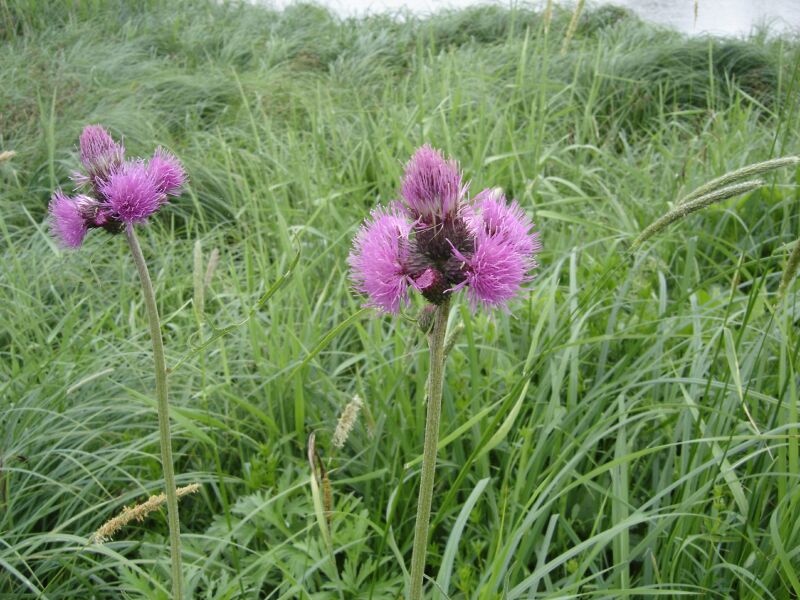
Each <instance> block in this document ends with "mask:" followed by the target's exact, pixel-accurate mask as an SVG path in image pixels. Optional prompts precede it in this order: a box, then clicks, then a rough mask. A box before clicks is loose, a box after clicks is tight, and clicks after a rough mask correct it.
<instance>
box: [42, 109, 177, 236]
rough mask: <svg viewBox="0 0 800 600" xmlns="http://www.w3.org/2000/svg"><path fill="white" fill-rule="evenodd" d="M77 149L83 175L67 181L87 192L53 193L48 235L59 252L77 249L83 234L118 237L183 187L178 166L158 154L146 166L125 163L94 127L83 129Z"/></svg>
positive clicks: (159, 151) (122, 153)
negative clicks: (91, 232) (61, 247)
mask: <svg viewBox="0 0 800 600" xmlns="http://www.w3.org/2000/svg"><path fill="white" fill-rule="evenodd" d="M79 145H80V158H81V163H82V164H83V167H84V171H82V172H76V173H74V174H73V175H72V176H71V177H72V180H73V181H74V182H75V183H76V184H77V185H78V186H79V187H83V186H86V187H88V192H87V194H85V195H80V196H76V197H75V198H70V197H68V196H65V195H64V194H63V193H62V192H61V191H60V190H59V191H57V192H56V193H54V194H53V197H52V200H51V202H50V208H49V212H50V218H51V228H52V231H53V235H54V236H55V237H56V238H58V240H59V241H60V242H61V243H62V245H64V246H65V247H70V248H77V247H78V246H80V245H81V243H82V242H83V239H84V238H85V237H86V234H87V232H88V230H89V229H94V228H102V229H105V230H106V231H108V232H110V233H118V232H120V231H122V229H123V227H124V226H125V225H126V224H128V225H129V224H134V223H141V222H143V221H145V220H147V218H148V217H149V216H151V215H152V214H154V213H155V212H156V211H157V210H158V209H159V208H161V207H162V206H163V205H164V204H165V203H166V201H167V195H171V196H176V195H178V194H179V193H180V188H181V187H182V186H183V185H184V183H185V182H186V173H185V171H184V170H183V166H182V165H181V163H180V161H179V160H178V159H177V158H175V156H173V155H172V154H170V153H169V152H167V151H166V150H164V149H163V148H160V147H159V148H158V149H156V151H155V153H154V154H153V156H152V157H151V158H150V160H149V161H147V162H145V161H143V160H128V161H126V160H125V149H124V148H123V147H122V144H118V143H117V142H115V141H114V139H113V138H112V137H111V136H110V135H109V134H108V132H107V131H106V130H105V129H104V128H103V127H101V126H100V125H89V126H88V127H86V128H85V129H84V130H83V133H81V136H80V143H79Z"/></svg>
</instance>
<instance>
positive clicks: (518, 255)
mask: <svg viewBox="0 0 800 600" xmlns="http://www.w3.org/2000/svg"><path fill="white" fill-rule="evenodd" d="M467 189H468V186H467V185H466V184H465V183H463V182H462V177H461V173H460V172H459V170H458V166H457V164H456V163H455V162H454V161H452V160H446V159H445V158H444V157H443V156H442V154H441V153H440V152H438V151H436V150H434V149H433V148H431V147H430V146H427V145H426V146H423V147H422V148H420V149H419V150H418V151H417V152H416V153H415V154H414V156H413V157H412V158H411V160H410V161H409V162H408V164H407V166H406V172H405V175H404V177H403V182H402V190H401V196H402V200H401V201H399V202H396V203H394V204H393V207H392V209H391V210H389V211H387V210H386V209H384V208H380V207H379V208H377V209H376V210H375V211H373V213H372V216H371V217H370V218H369V219H368V220H367V222H366V224H365V225H364V226H363V227H362V229H361V231H360V232H359V233H358V234H357V235H356V237H355V239H354V241H353V251H352V253H351V255H350V266H351V269H352V272H351V277H352V279H353V281H354V282H355V285H356V289H357V290H358V291H360V292H362V293H365V294H366V295H367V296H368V298H369V301H368V305H370V306H376V307H379V308H381V309H383V310H385V311H387V312H393V313H396V312H398V311H399V308H400V305H401V304H402V303H404V302H407V301H408V298H409V292H410V290H411V289H415V290H417V291H419V292H420V293H421V294H422V295H423V296H424V297H425V298H426V299H427V300H428V301H429V302H431V303H433V304H436V305H438V304H441V303H442V302H443V301H444V300H445V298H446V296H447V295H449V294H452V293H453V292H455V291H457V290H460V289H465V291H466V294H467V297H468V298H469V300H470V304H471V306H472V307H473V309H474V308H477V306H478V305H483V306H486V307H500V308H504V307H506V305H507V304H508V302H509V301H510V300H511V299H513V298H514V297H515V296H516V295H517V294H518V293H519V292H520V290H521V289H522V286H523V285H524V284H525V282H526V281H529V280H530V279H531V276H530V271H531V270H532V269H533V268H535V267H536V260H535V255H536V253H537V252H538V251H539V250H540V249H541V245H540V243H539V240H538V233H536V232H534V231H533V223H532V222H531V220H530V218H529V217H528V216H527V215H526V214H525V212H524V211H523V210H522V207H520V205H519V204H518V203H517V202H515V201H514V202H511V203H510V204H509V203H508V201H507V200H506V198H505V196H504V195H503V193H502V192H501V191H500V190H498V189H485V190H483V191H482V192H480V193H479V194H477V195H476V196H475V197H474V198H472V199H469V198H468V196H467Z"/></svg>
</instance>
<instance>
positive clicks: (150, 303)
mask: <svg viewBox="0 0 800 600" xmlns="http://www.w3.org/2000/svg"><path fill="white" fill-rule="evenodd" d="M125 235H126V236H127V238H128V245H129V246H130V248H131V254H132V255H133V262H134V263H136V269H137V270H138V271H139V278H140V279H141V281H142V293H143V295H144V304H145V308H146V309H147V319H148V321H149V322H150V337H151V339H152V342H153V361H154V363H155V377H156V401H157V404H158V433H159V439H160V442H161V466H162V469H163V470H164V485H165V486H166V495H167V521H168V523H169V540H170V556H171V560H172V597H173V599H174V600H182V598H183V576H182V569H181V540H180V523H179V522H178V495H177V494H176V492H175V472H174V470H173V466H172V439H171V436H170V431H169V404H168V403H167V363H166V359H165V357H164V342H163V340H162V338H161V322H160V320H159V318H158V307H157V306H156V296H155V292H154V291H153V282H152V281H151V280H150V273H149V272H148V270H147V264H146V263H145V261H144V255H143V254H142V248H141V246H140V245H139V240H138V239H137V237H136V232H135V231H134V229H133V225H132V224H130V223H129V224H127V226H126V227H125Z"/></svg>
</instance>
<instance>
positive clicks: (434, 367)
mask: <svg viewBox="0 0 800 600" xmlns="http://www.w3.org/2000/svg"><path fill="white" fill-rule="evenodd" d="M449 312H450V301H449V299H446V300H445V301H444V302H443V303H442V304H441V305H439V306H438V307H437V308H436V314H435V316H434V324H433V331H432V332H431V334H430V339H429V347H430V370H429V373H428V390H427V391H428V394H427V396H428V416H427V419H426V421H425V447H424V449H423V451H422V474H421V476H420V485H419V501H418V502H417V524H416V527H415V529H414V549H413V551H412V554H411V587H410V590H409V596H408V597H409V598H410V600H421V599H422V579H423V575H424V573H425V554H426V552H427V550H428V526H429V525H430V519H431V502H432V500H433V480H434V475H435V473H436V446H437V444H438V443H439V419H440V417H441V414H442V385H443V383H444V361H445V351H444V346H445V338H446V336H447V316H448V314H449Z"/></svg>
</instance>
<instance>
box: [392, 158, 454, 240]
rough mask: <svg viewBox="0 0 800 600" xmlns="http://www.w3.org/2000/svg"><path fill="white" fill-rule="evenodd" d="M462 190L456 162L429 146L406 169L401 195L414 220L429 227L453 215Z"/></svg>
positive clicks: (409, 162)
mask: <svg viewBox="0 0 800 600" xmlns="http://www.w3.org/2000/svg"><path fill="white" fill-rule="evenodd" d="M465 190H466V188H465V186H464V185H463V184H462V182H461V173H459V170H458V165H457V164H456V162H455V161H452V160H445V159H444V157H443V156H442V154H441V153H440V152H439V151H438V150H434V149H433V148H431V147H430V146H428V145H425V146H422V147H421V148H420V149H419V150H417V151H416V153H415V154H414V156H412V157H411V160H410V161H408V164H407V165H406V171H405V175H404V177H403V186H402V190H401V193H402V196H403V200H405V204H406V207H407V212H408V213H409V215H410V216H411V217H412V218H413V219H420V220H421V221H423V222H424V223H426V224H429V225H430V224H432V223H435V222H441V221H442V220H444V219H445V218H446V217H449V216H452V215H454V214H455V213H456V211H457V209H458V203H459V201H460V200H461V198H462V197H463V195H464V192H465Z"/></svg>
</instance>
